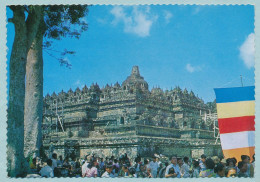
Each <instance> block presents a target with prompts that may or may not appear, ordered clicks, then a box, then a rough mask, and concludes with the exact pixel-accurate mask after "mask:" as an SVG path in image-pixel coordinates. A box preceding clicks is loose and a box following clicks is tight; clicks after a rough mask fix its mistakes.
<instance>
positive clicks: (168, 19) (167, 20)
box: [164, 11, 173, 24]
mask: <svg viewBox="0 0 260 182" xmlns="http://www.w3.org/2000/svg"><path fill="white" fill-rule="evenodd" d="M172 16H173V15H172V13H171V12H170V11H164V19H165V21H166V23H167V24H168V23H170V19H171V18H172Z"/></svg>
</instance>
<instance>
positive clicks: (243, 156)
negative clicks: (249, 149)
mask: <svg viewBox="0 0 260 182" xmlns="http://www.w3.org/2000/svg"><path fill="white" fill-rule="evenodd" d="M241 160H242V161H243V162H245V163H246V164H247V172H246V173H247V175H248V176H250V177H251V176H253V175H252V174H251V173H252V167H253V166H252V165H251V164H250V157H249V156H248V155H241Z"/></svg>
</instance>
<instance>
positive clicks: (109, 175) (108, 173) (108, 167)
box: [101, 162, 115, 178]
mask: <svg viewBox="0 0 260 182" xmlns="http://www.w3.org/2000/svg"><path fill="white" fill-rule="evenodd" d="M105 168H106V172H104V174H103V175H102V176H101V178H114V177H115V175H114V174H113V173H112V169H113V164H112V163H111V162H110V163H108V164H107V165H106V166H105Z"/></svg>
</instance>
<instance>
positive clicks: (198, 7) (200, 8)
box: [192, 6, 202, 15]
mask: <svg viewBox="0 0 260 182" xmlns="http://www.w3.org/2000/svg"><path fill="white" fill-rule="evenodd" d="M201 10H202V6H196V7H195V8H194V9H193V11H192V14H193V15H196V14H198V13H199V12H200V11H201Z"/></svg>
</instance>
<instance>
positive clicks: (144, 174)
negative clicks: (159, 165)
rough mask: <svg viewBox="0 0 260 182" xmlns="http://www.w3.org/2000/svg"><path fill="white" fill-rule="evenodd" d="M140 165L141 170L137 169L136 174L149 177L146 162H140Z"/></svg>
mask: <svg viewBox="0 0 260 182" xmlns="http://www.w3.org/2000/svg"><path fill="white" fill-rule="evenodd" d="M139 167H140V170H139V171H136V176H137V177H138V178H147V176H148V173H147V169H146V166H145V165H144V164H142V163H140V166H139Z"/></svg>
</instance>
